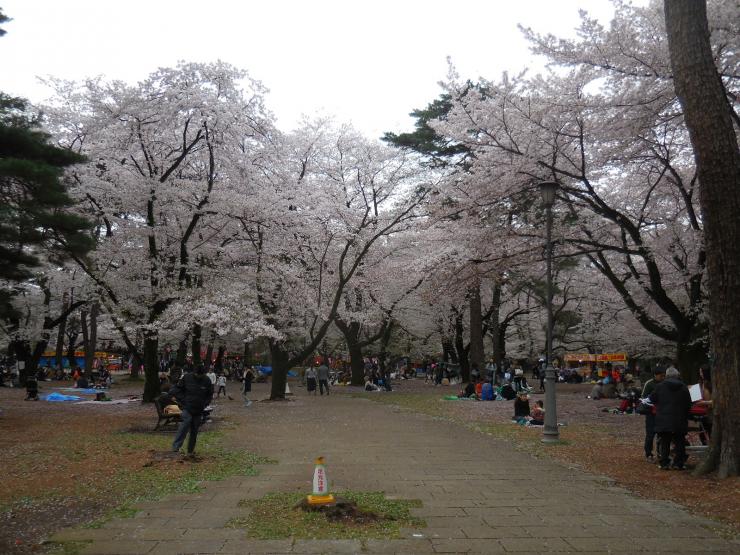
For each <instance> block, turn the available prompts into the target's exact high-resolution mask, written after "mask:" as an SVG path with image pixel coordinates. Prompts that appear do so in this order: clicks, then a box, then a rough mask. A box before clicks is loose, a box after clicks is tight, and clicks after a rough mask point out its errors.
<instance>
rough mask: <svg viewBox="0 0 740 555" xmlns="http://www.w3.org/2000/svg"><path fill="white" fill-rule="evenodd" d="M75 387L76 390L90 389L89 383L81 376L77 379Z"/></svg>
mask: <svg viewBox="0 0 740 555" xmlns="http://www.w3.org/2000/svg"><path fill="white" fill-rule="evenodd" d="M75 387H76V388H78V389H87V388H88V387H90V383H89V382H88V381H87V378H86V377H85V376H84V375H83V376H80V377H79V378H77V381H76V382H75Z"/></svg>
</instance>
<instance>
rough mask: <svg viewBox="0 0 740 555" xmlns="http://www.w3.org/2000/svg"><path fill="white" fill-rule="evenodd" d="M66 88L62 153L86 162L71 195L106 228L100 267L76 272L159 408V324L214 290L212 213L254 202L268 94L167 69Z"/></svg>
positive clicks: (237, 80)
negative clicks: (139, 366) (248, 198)
mask: <svg viewBox="0 0 740 555" xmlns="http://www.w3.org/2000/svg"><path fill="white" fill-rule="evenodd" d="M57 88H58V94H59V101H58V102H57V104H56V105H55V106H53V107H51V108H49V109H48V110H47V112H48V114H49V123H50V126H51V127H52V129H53V130H54V132H55V134H56V136H57V138H58V140H59V141H60V144H62V145H64V146H66V147H67V148H70V149H74V150H76V151H79V152H80V153H82V154H84V155H86V156H87V157H88V158H89V160H90V163H89V164H87V165H86V166H84V167H83V168H81V169H79V170H77V171H75V172H74V173H73V174H72V175H71V176H70V179H72V180H73V181H74V184H75V186H74V187H73V188H72V193H73V194H75V195H76V198H77V199H78V200H79V202H80V203H81V204H80V207H81V209H82V210H83V211H84V213H86V214H90V215H91V216H93V217H95V218H96V219H97V220H98V221H99V222H101V225H100V227H99V234H98V248H97V251H96V252H95V255H94V257H92V259H91V260H84V259H82V258H79V257H77V258H76V262H77V263H78V264H79V266H80V267H81V268H82V269H83V270H84V271H85V272H86V273H87V274H88V276H89V277H90V279H92V280H93V282H94V283H95V284H96V285H97V287H98V288H99V289H100V291H101V293H102V295H101V303H102V306H103V307H104V309H105V310H106V312H107V313H108V315H109V316H110V318H111V319H112V321H113V323H114V325H115V327H116V328H117V330H118V331H119V333H120V334H121V337H122V339H123V341H124V342H125V344H126V345H127V347H128V348H129V350H130V351H131V352H132V353H133V354H134V357H135V358H136V359H138V360H143V362H144V365H145V375H146V385H145V389H144V398H145V400H152V399H153V398H154V396H156V394H157V393H158V389H159V386H158V380H157V371H158V367H159V366H158V358H157V351H158V328H159V324H158V322H159V319H160V317H161V316H162V315H163V313H164V312H165V310H167V309H168V308H169V307H170V306H171V305H172V304H173V303H175V302H176V301H178V300H179V299H181V298H182V297H183V296H184V295H186V294H188V292H192V290H193V289H196V288H199V287H208V280H209V272H210V270H211V269H212V268H215V267H218V265H219V259H220V257H221V250H220V249H221V247H220V245H221V242H222V241H223V240H224V237H223V236H222V233H223V231H224V228H225V225H224V224H223V223H222V222H221V218H220V217H219V211H218V210H217V209H214V206H215V207H218V206H219V205H221V206H225V205H228V204H230V203H231V202H232V201H233V199H234V198H235V197H238V198H242V197H244V196H245V195H248V194H249V191H250V187H252V186H253V183H252V182H251V175H250V171H249V170H250V168H253V167H254V165H255V164H256V163H257V160H258V159H259V158H260V156H261V151H262V149H263V143H265V142H267V141H269V138H270V135H271V134H272V133H273V132H274V131H273V129H272V127H271V123H270V115H269V114H268V112H267V111H266V109H265V108H264V106H263V93H264V91H263V89H262V87H261V85H260V84H259V83H258V82H256V81H252V80H249V79H248V78H247V76H246V74H245V73H244V72H241V71H238V70H236V69H234V68H232V67H230V66H228V65H226V64H223V63H215V64H180V65H179V66H178V67H176V68H171V69H170V68H163V69H160V70H158V71H156V72H155V73H153V74H152V75H150V76H149V77H148V78H147V79H146V80H145V81H143V82H142V83H140V84H138V85H136V86H128V85H125V84H123V83H119V82H113V83H104V82H101V81H97V80H91V81H87V82H85V83H83V84H73V83H57ZM236 168H239V169H238V170H237V169H236ZM137 333H141V334H142V335H143V350H141V349H140V348H139V346H138V345H137V344H136V341H135V339H134V336H135V335H136V334H137Z"/></svg>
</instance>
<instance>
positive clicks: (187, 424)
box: [170, 365, 213, 457]
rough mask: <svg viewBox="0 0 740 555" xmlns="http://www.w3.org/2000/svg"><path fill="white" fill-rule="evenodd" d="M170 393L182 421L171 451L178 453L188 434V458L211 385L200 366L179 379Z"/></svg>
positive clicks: (206, 403) (209, 396) (193, 445)
mask: <svg viewBox="0 0 740 555" xmlns="http://www.w3.org/2000/svg"><path fill="white" fill-rule="evenodd" d="M170 393H171V394H172V395H173V396H174V397H175V398H176V399H177V402H178V403H179V404H180V408H181V409H182V415H181V416H180V418H181V419H182V421H181V422H180V427H179V428H178V429H177V435H175V441H173V442H172V451H173V452H175V453H178V452H179V451H180V447H182V444H183V443H184V442H185V436H187V435H188V434H189V435H190V437H189V438H188V456H189V457H192V456H193V452H194V451H195V442H196V441H197V439H198V429H199V428H200V425H201V423H202V421H203V413H204V411H205V408H206V407H207V406H208V404H209V403H210V402H211V399H212V398H213V383H212V382H211V380H210V378H209V377H208V376H206V373H205V368H204V367H203V366H202V365H201V366H199V367H198V369H197V370H196V371H195V372H189V373H187V374H185V375H184V376H183V377H182V378H180V379H179V380H178V382H177V384H176V385H175V386H174V387H173V388H172V389H171V390H170Z"/></svg>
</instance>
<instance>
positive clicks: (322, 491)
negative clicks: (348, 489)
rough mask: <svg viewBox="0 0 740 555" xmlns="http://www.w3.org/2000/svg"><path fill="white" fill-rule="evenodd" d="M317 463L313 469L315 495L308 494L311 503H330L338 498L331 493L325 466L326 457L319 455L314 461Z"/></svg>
mask: <svg viewBox="0 0 740 555" xmlns="http://www.w3.org/2000/svg"><path fill="white" fill-rule="evenodd" d="M314 464H315V465H316V466H315V467H314V470H313V495H309V496H308V504H309V505H330V504H331V503H334V502H335V501H336V500H335V499H334V496H333V495H332V494H331V493H329V479H328V478H327V476H326V468H325V467H324V457H319V458H318V459H316V460H315V461H314Z"/></svg>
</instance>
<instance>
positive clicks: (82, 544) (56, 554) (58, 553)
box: [44, 541, 92, 555]
mask: <svg viewBox="0 0 740 555" xmlns="http://www.w3.org/2000/svg"><path fill="white" fill-rule="evenodd" d="M91 543H92V542H91V541H79V542H47V543H45V544H44V546H45V547H46V551H45V552H44V553H46V554H47V555H79V554H80V553H82V550H83V549H85V548H86V547H87V546H88V545H90V544H91Z"/></svg>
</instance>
